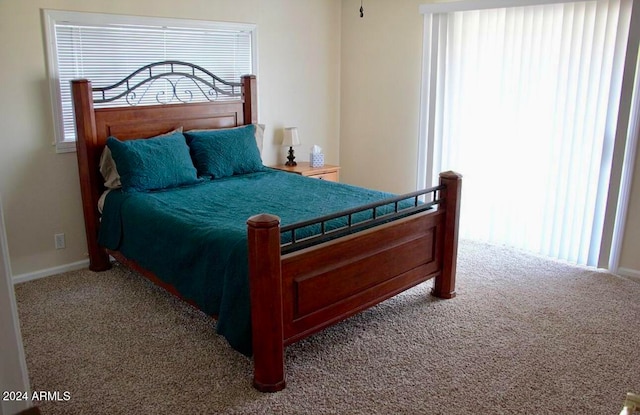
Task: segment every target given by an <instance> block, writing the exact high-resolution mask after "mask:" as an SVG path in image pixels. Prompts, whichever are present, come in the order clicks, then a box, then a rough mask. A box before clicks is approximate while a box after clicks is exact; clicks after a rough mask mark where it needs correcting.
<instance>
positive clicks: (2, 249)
mask: <svg viewBox="0 0 640 415" xmlns="http://www.w3.org/2000/svg"><path fill="white" fill-rule="evenodd" d="M4 228H5V225H4V220H3V215H2V197H1V196H0V333H2V336H0V392H4V391H22V392H27V393H29V392H30V390H29V379H28V376H27V364H26V362H25V357H24V350H23V349H22V337H21V336H20V323H19V321H18V310H17V308H16V299H15V294H14V292H13V282H12V281H11V272H10V269H9V268H10V266H9V255H8V250H7V239H6V237H5V231H4ZM29 405H30V403H29V402H25V401H16V400H14V401H4V400H3V401H0V415H10V414H15V413H17V412H19V411H21V410H23V409H25V408H27V407H28V406H29Z"/></svg>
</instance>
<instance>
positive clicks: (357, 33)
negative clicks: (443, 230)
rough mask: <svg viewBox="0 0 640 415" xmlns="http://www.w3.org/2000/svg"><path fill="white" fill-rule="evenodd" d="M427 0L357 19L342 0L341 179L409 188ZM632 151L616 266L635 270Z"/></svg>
mask: <svg viewBox="0 0 640 415" xmlns="http://www.w3.org/2000/svg"><path fill="white" fill-rule="evenodd" d="M430 2H435V1H429V0H394V1H389V0H366V1H365V2H364V6H365V17H364V18H363V19H360V17H359V13H358V9H359V8H360V1H359V0H343V2H342V40H341V41H342V49H341V55H342V59H341V65H342V78H341V84H342V89H341V117H340V132H341V138H340V161H341V164H342V170H341V173H340V178H341V180H342V181H346V182H350V183H353V184H356V185H361V186H366V187H372V188H378V189H382V190H387V191H392V192H406V191H411V190H415V186H416V174H417V168H416V163H417V161H416V160H417V159H416V157H417V156H416V153H417V149H418V122H419V117H418V116H419V114H418V111H419V106H420V80H421V65H422V62H421V58H422V30H423V18H422V15H421V14H420V13H419V12H418V7H419V5H420V4H424V3H430ZM636 158H637V159H638V161H636V169H635V174H634V179H633V190H632V197H631V205H630V208H629V217H628V219H627V224H626V227H625V238H624V245H623V249H622V257H621V262H620V266H621V267H623V268H626V269H627V270H635V272H637V273H638V275H639V276H640V255H638V252H639V251H638V247H639V246H640V167H638V165H639V164H640V156H637V157H636ZM460 173H462V174H463V175H464V172H460ZM463 186H464V179H463ZM463 203H464V199H463Z"/></svg>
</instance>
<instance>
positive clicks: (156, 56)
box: [44, 10, 256, 152]
mask: <svg viewBox="0 0 640 415" xmlns="http://www.w3.org/2000/svg"><path fill="white" fill-rule="evenodd" d="M44 22H45V29H46V30H45V33H46V36H47V47H48V54H47V59H48V69H49V83H50V91H51V99H52V105H53V115H54V126H55V138H56V148H57V151H58V152H66V151H74V150H75V140H76V138H75V134H76V133H75V122H74V115H73V107H72V101H71V87H70V81H71V80H72V79H78V78H85V79H89V80H91V81H92V83H93V86H94V87H105V86H109V85H112V84H114V83H116V82H118V81H120V80H121V79H123V78H124V77H126V76H127V75H129V74H131V73H132V72H133V71H135V70H136V69H138V68H140V67H142V66H144V65H147V64H151V63H155V62H161V61H166V60H177V61H185V62H190V63H193V64H196V65H199V66H201V67H203V68H205V69H207V70H208V71H210V72H212V73H214V74H216V75H217V76H219V77H221V78H222V79H224V80H229V81H236V82H237V81H239V79H240V77H241V76H242V75H245V74H250V73H256V60H255V47H254V45H255V44H256V42H255V32H256V28H255V25H252V24H239V23H219V22H208V21H195V20H183V19H158V18H147V17H134V16H121V15H108V14H95V13H78V12H64V11H54V10H45V11H44ZM166 87H167V86H166V85H165V86H164V88H166ZM154 88H158V89H159V90H158V91H156V92H155V93H153V94H147V95H146V97H147V98H149V97H152V96H156V95H158V94H162V92H161V91H160V90H161V89H162V88H163V86H162V85H156V86H155V87H154ZM147 98H145V100H143V101H141V102H136V103H137V104H154V103H158V102H155V101H152V100H148V99H147ZM105 105H107V106H113V105H114V103H109V104H105ZM123 105H126V104H125V103H123ZM99 106H100V104H97V105H96V107H99Z"/></svg>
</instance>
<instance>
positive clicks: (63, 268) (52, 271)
mask: <svg viewBox="0 0 640 415" xmlns="http://www.w3.org/2000/svg"><path fill="white" fill-rule="evenodd" d="M88 267H89V260H88V259H84V260H82V261H78V262H72V263H71V264H66V265H60V266H58V267H53V268H47V269H42V270H40V271H35V272H29V273H27V274H20V275H14V276H13V284H14V285H15V284H20V283H21V282H27V281H32V280H37V279H38V278H44V277H49V276H51V275H56V274H62V273H63V272H68V271H76V270H79V269H83V268H88Z"/></svg>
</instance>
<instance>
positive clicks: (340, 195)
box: [99, 169, 392, 356]
mask: <svg viewBox="0 0 640 415" xmlns="http://www.w3.org/2000/svg"><path fill="white" fill-rule="evenodd" d="M390 196H392V195H390V194H388V193H383V192H378V191H374V190H369V189H363V188H359V187H354V186H349V185H346V184H341V183H334V182H327V181H323V180H317V179H310V178H306V177H302V176H298V175H295V174H291V173H285V172H281V171H277V170H271V169H269V170H267V171H263V172H258V173H251V174H246V175H242V176H232V177H228V178H223V179H217V180H212V181H206V182H203V183H199V184H195V185H191V186H186V187H180V188H174V189H169V190H163V191H156V192H149V193H128V194H125V193H122V192H119V191H112V192H110V193H109V195H108V196H107V199H106V202H105V205H104V210H103V215H102V222H101V226H100V237H99V242H100V244H101V245H102V246H104V247H107V248H109V249H113V250H118V251H120V252H122V254H124V255H125V256H126V257H127V258H129V259H133V260H135V261H136V262H137V263H138V264H140V265H141V266H142V267H144V268H146V269H148V270H150V271H152V272H153V273H155V274H156V275H157V276H158V277H159V278H160V279H161V280H163V281H165V282H167V283H168V284H171V285H172V286H173V287H175V289H176V290H177V291H178V292H179V293H180V294H181V295H182V296H183V297H184V298H185V299H187V300H189V301H191V302H193V303H195V304H196V305H197V306H198V307H199V308H200V309H201V310H202V311H204V312H205V313H207V314H210V315H217V316H218V320H217V325H216V330H217V332H218V333H219V334H221V335H223V336H224V337H225V338H226V339H227V341H228V342H229V344H230V345H231V346H232V347H233V348H235V349H237V350H238V351H240V352H241V353H243V354H245V355H248V356H249V355H251V312H250V301H249V279H248V252H247V251H248V246H247V225H246V222H247V219H248V218H249V217H250V216H253V215H256V214H259V213H271V214H274V215H277V216H279V217H280V219H281V224H282V225H283V226H284V225H288V224H293V223H296V222H300V221H304V220H308V219H312V218H316V217H318V216H323V215H327V214H331V213H335V212H337V211H341V210H345V209H349V208H353V207H357V206H361V205H364V204H367V203H371V202H375V201H379V200H383V199H385V198H388V197H390ZM361 219H362V218H361Z"/></svg>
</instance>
